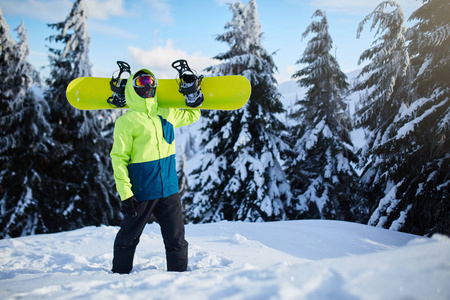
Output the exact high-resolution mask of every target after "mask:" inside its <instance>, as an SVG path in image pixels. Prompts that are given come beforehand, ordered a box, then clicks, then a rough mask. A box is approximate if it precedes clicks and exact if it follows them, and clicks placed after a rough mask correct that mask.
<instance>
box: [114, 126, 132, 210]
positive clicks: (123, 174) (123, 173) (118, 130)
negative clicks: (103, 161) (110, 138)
mask: <svg viewBox="0 0 450 300" xmlns="http://www.w3.org/2000/svg"><path fill="white" fill-rule="evenodd" d="M132 145H133V136H132V134H131V132H130V129H129V127H127V126H125V125H124V124H123V122H121V120H120V118H119V119H117V121H116V124H115V126H114V143H113V146H112V149H111V153H110V155H111V161H112V165H113V170H114V179H115V181H116V188H117V191H118V192H119V195H120V199H121V200H122V201H123V200H126V199H128V198H130V197H131V196H133V192H132V191H131V182H130V178H129V176H128V164H129V162H130V157H131V148H132Z"/></svg>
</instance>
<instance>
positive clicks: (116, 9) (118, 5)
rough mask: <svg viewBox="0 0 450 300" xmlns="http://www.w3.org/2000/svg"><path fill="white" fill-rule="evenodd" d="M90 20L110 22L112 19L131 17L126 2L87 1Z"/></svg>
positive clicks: (122, 0) (110, 0)
mask: <svg viewBox="0 0 450 300" xmlns="http://www.w3.org/2000/svg"><path fill="white" fill-rule="evenodd" d="M86 3H87V7H88V10H89V18H92V19H98V20H108V19H109V17H110V16H112V17H124V16H129V15H131V13H129V12H127V11H126V9H125V7H124V0H87V1H86Z"/></svg>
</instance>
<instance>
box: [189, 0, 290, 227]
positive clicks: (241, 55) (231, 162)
mask: <svg viewBox="0 0 450 300" xmlns="http://www.w3.org/2000/svg"><path fill="white" fill-rule="evenodd" d="M230 9H231V11H232V13H233V18H232V20H231V21H230V22H228V23H227V24H226V26H225V29H227V31H226V32H225V33H224V34H222V35H219V36H218V37H217V40H218V41H221V42H225V43H227V44H229V45H230V50H229V51H228V52H226V53H224V54H220V55H218V56H216V57H215V58H216V59H218V60H221V61H224V62H223V63H221V64H219V65H216V66H212V67H210V68H208V69H207V70H208V71H211V72H212V73H213V74H215V75H244V76H246V77H247V78H248V79H249V80H250V83H251V85H252V94H251V97H250V100H249V102H248V103H247V104H246V106H244V107H243V108H242V109H240V110H237V111H230V112H220V111H216V112H210V113H209V114H204V117H205V118H206V122H205V126H204V128H203V130H204V132H205V133H204V137H203V145H204V149H203V151H201V153H199V154H198V155H197V157H194V158H193V159H194V160H198V161H200V163H199V167H198V168H197V169H196V170H195V171H194V172H193V173H192V174H191V175H190V178H189V184H190V190H189V191H188V193H187V196H186V197H185V198H184V201H185V202H186V203H187V204H188V210H187V216H188V218H189V219H191V220H193V221H194V222H211V221H220V220H245V221H269V220H280V219H284V218H285V217H286V214H285V210H284V207H285V205H286V203H287V202H289V200H290V190H289V184H288V183H287V181H286V176H285V174H284V172H283V170H282V167H281V164H280V158H279V156H280V151H281V150H283V149H284V147H285V144H284V143H283V141H282V140H281V139H280V135H281V131H282V130H283V129H284V126H283V124H282V123H281V122H280V121H279V120H277V118H276V117H275V116H274V114H275V113H280V112H282V111H283V107H282V104H281V102H280V95H279V94H278V92H277V89H276V80H275V78H274V76H273V74H274V71H275V70H276V67H275V64H274V62H273V59H272V57H271V55H269V54H268V53H267V51H266V50H265V49H264V47H263V45H262V43H261V36H262V33H261V24H260V23H259V20H258V14H257V7H256V1H255V0H251V1H250V2H249V3H248V4H247V5H246V6H244V5H243V4H242V3H241V2H236V3H234V4H230ZM231 88H232V87H231Z"/></svg>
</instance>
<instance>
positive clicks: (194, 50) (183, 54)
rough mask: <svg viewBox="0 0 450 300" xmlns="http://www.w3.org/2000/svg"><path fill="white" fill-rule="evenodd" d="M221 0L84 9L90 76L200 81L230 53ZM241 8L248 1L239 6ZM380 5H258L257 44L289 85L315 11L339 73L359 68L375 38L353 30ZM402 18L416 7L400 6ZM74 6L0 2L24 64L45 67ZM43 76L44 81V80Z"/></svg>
mask: <svg viewBox="0 0 450 300" xmlns="http://www.w3.org/2000/svg"><path fill="white" fill-rule="evenodd" d="M227 2H230V1H226V0H141V1H132V0H87V5H88V9H89V15H90V17H89V20H88V27H89V34H90V37H91V43H90V52H89V57H90V60H91V63H92V67H93V73H94V76H102V77H110V76H111V74H112V73H113V72H114V71H115V70H116V69H117V66H116V61H117V60H124V61H127V62H129V63H130V65H131V67H132V70H137V69H139V68H142V67H146V68H149V69H151V70H152V71H153V72H154V73H155V74H156V75H157V76H158V77H159V78H174V77H175V76H176V74H177V73H176V71H175V70H174V69H172V68H171V67H170V64H171V62H172V61H174V60H176V59H179V58H185V59H187V60H188V61H189V65H190V66H191V67H192V68H194V69H196V70H197V71H198V72H199V73H201V72H202V70H203V68H205V67H207V66H211V65H214V64H216V62H214V61H213V60H212V57H214V56H216V55H218V54H220V53H223V52H225V51H227V50H228V48H229V47H228V45H227V44H225V43H222V42H219V41H216V40H215V37H216V36H217V35H219V34H222V33H224V32H225V29H224V26H225V24H226V23H227V22H228V21H230V20H231V18H232V13H231V11H230V9H229V7H228V5H226V3H227ZM241 2H242V3H243V4H247V3H248V0H242V1H241ZM380 2H381V0H346V1H342V0H276V1H274V0H257V5H258V15H259V21H260V23H261V25H262V32H263V40H262V44H263V46H264V47H265V48H266V50H267V51H268V52H269V53H273V52H276V54H275V55H274V56H273V57H274V60H275V63H276V65H277V67H278V72H277V73H276V74H275V77H276V78H277V80H278V82H279V83H282V82H285V81H287V80H290V77H291V75H292V74H293V73H295V72H296V70H298V69H300V68H301V66H300V65H296V61H297V60H298V59H300V57H301V56H302V53H303V51H304V49H305V47H306V45H307V42H308V40H309V38H311V36H310V37H307V38H305V39H304V40H302V37H301V35H302V33H303V32H304V31H305V29H306V27H307V26H308V25H309V24H310V23H311V21H312V19H311V16H312V15H313V13H314V11H315V10H316V9H322V10H324V11H325V12H326V14H327V18H328V22H329V26H330V28H329V31H330V34H331V37H332V39H333V42H334V48H333V54H336V56H337V60H338V62H339V64H340V66H341V69H342V70H343V71H344V72H350V71H353V70H356V69H358V68H360V66H358V58H359V56H360V55H361V53H362V52H363V51H364V50H366V49H368V48H369V47H370V44H371V43H372V41H373V40H374V33H375V32H371V31H370V27H369V26H370V24H369V25H366V27H365V30H364V32H363V34H362V36H361V38H360V39H357V38H356V31H357V26H358V24H359V22H361V20H362V19H363V18H364V17H365V16H366V15H368V14H369V13H370V12H371V11H372V10H373V9H374V8H375V7H376V6H377V5H378V4H379V3H380ZM397 2H398V3H399V4H400V5H401V6H402V8H403V10H404V11H405V15H406V17H407V18H408V17H409V16H410V15H411V13H412V12H413V11H414V10H416V9H417V8H418V7H420V5H421V3H422V1H416V0H398V1H397ZM72 5H73V0H0V7H1V9H2V11H3V15H4V17H5V19H6V21H7V22H8V24H9V26H10V28H11V31H12V36H13V37H14V38H16V36H17V35H16V32H14V31H13V29H15V28H16V27H17V26H19V25H20V23H21V21H22V20H23V21H24V24H25V26H26V28H27V30H28V34H29V39H28V43H29V46H30V56H29V61H30V62H31V63H32V64H34V65H35V66H36V67H37V68H41V67H44V66H46V65H48V59H47V57H48V47H49V46H51V47H55V46H59V45H57V44H54V43H49V42H48V41H46V38H47V37H48V36H50V35H53V34H56V32H55V31H54V30H51V29H49V28H48V26H47V24H48V23H55V22H61V21H63V20H65V18H66V17H67V15H68V14H69V12H70V10H71V8H72ZM45 72H46V71H45V69H44V70H43V73H44V74H45Z"/></svg>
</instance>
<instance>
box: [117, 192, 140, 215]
mask: <svg viewBox="0 0 450 300" xmlns="http://www.w3.org/2000/svg"><path fill="white" fill-rule="evenodd" d="M138 206H139V201H137V200H136V198H134V196H131V197H130V198H128V199H126V200H123V201H122V209H121V212H122V213H123V214H124V215H129V216H132V217H136V216H137V208H138Z"/></svg>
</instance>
